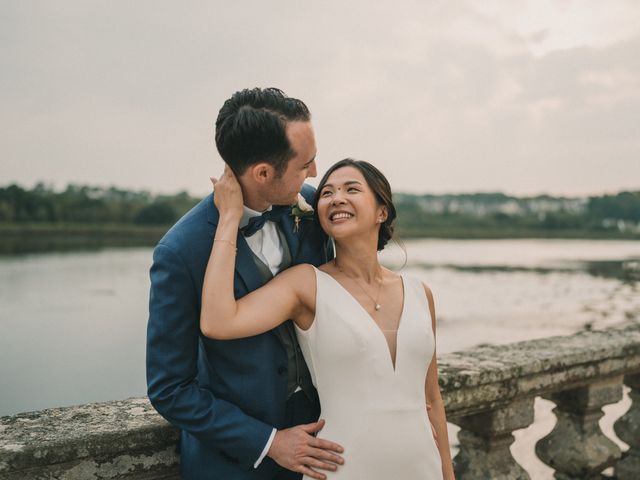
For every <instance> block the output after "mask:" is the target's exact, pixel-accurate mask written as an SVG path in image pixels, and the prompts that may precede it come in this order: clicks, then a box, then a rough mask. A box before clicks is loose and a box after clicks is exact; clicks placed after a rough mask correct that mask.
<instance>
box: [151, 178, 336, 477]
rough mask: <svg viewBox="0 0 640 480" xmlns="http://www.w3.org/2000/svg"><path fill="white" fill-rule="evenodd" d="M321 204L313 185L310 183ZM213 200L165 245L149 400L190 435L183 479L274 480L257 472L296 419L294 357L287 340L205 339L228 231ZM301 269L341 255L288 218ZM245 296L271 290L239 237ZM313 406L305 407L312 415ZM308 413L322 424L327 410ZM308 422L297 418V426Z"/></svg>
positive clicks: (267, 472) (238, 292)
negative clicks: (291, 381)
mask: <svg viewBox="0 0 640 480" xmlns="http://www.w3.org/2000/svg"><path fill="white" fill-rule="evenodd" d="M302 194H303V195H304V197H305V198H306V199H307V201H308V202H309V203H311V199H312V196H313V194H314V189H313V187H311V186H309V185H303V189H302ZM218 215H219V214H218V211H217V209H216V208H215V206H214V203H213V196H212V195H209V196H207V197H206V198H205V199H203V200H202V201H201V202H200V203H199V204H198V205H196V206H195V207H194V208H193V209H192V210H191V211H189V212H188V213H187V214H186V215H185V216H184V217H182V219H180V220H179V221H178V222H177V223H176V224H175V225H174V226H173V227H172V228H171V229H170V230H169V231H168V232H167V234H166V235H165V236H164V237H163V238H162V240H160V242H159V243H158V245H157V246H156V248H155V250H154V254H153V266H152V267H151V273H150V275H151V295H150V300H149V323H148V328H147V389H148V390H147V393H148V395H149V399H150V400H151V403H152V404H153V406H154V407H155V408H156V410H157V411H158V412H159V413H160V414H161V415H162V416H163V417H164V418H166V419H167V420H168V421H169V422H170V423H172V424H173V425H174V426H176V427H178V428H179V429H180V430H181V431H182V433H181V445H180V450H181V451H180V457H181V471H182V475H183V478H186V479H197V480H201V479H202V480H206V479H232V480H234V479H239V480H240V479H242V480H244V479H247V480H249V479H252V480H256V479H260V480H267V479H272V478H274V476H275V475H276V473H277V472H278V470H279V469H280V467H279V466H277V464H276V463H275V462H273V461H272V460H271V459H270V458H265V459H264V460H263V462H262V463H261V464H260V466H259V467H258V468H257V469H254V467H253V465H254V463H255V462H256V460H257V459H258V457H259V456H260V454H261V452H262V450H263V449H264V447H265V445H266V443H267V441H268V439H269V436H270V435H271V432H272V429H273V428H274V427H275V428H278V429H281V428H287V427H290V426H292V425H291V424H290V423H291V422H292V420H291V418H290V419H289V420H287V418H286V415H285V404H286V402H287V370H286V369H287V356H286V350H285V348H284V346H283V345H282V344H281V342H280V340H279V339H278V337H277V335H276V334H275V333H274V332H273V331H270V332H266V333H264V334H261V335H257V336H254V337H249V338H244V339H238V340H227V341H219V340H211V339H208V338H206V337H204V336H203V335H202V334H201V333H200V328H199V317H200V304H201V297H202V283H203V279H204V272H205V269H206V266H207V261H208V259H209V255H210V253H211V245H212V242H213V238H214V235H215V231H216V225H217V223H218ZM280 227H281V228H282V231H283V233H284V234H285V236H286V238H287V241H288V244H289V248H290V250H291V255H292V259H293V264H299V263H311V264H314V265H320V264H322V263H325V262H326V261H328V260H329V258H330V257H331V256H332V250H331V249H330V247H329V246H328V243H327V237H326V236H325V235H324V234H323V233H322V231H321V230H320V228H319V227H318V225H317V223H316V222H314V221H312V220H311V219H310V218H303V219H302V221H301V222H300V228H299V230H298V231H297V232H294V221H293V217H290V216H288V215H285V216H283V218H282V220H281V223H280ZM236 241H237V246H238V254H237V258H236V271H235V278H234V291H235V296H236V298H239V297H242V296H244V295H246V294H247V293H248V292H251V291H252V290H255V289H256V288H258V287H260V286H261V285H262V281H261V279H260V275H259V274H258V271H257V269H256V266H255V263H254V261H253V257H252V255H251V251H250V249H249V246H248V245H247V243H246V241H245V239H244V237H243V236H242V235H241V234H240V233H238V237H237V239H236ZM303 408H305V407H303ZM306 408H308V409H310V411H307V412H298V414H299V415H298V416H299V417H300V418H306V419H308V418H313V419H316V418H317V417H318V415H319V410H318V406H317V405H313V404H312V403H311V402H309V405H308V407H306ZM296 423H300V422H298V421H297V420H296V419H295V418H294V419H293V424H296Z"/></svg>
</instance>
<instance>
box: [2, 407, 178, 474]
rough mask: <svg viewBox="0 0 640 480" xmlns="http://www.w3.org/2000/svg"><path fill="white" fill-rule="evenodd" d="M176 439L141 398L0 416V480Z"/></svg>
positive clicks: (155, 445)
mask: <svg viewBox="0 0 640 480" xmlns="http://www.w3.org/2000/svg"><path fill="white" fill-rule="evenodd" d="M177 438H178V435H177V432H176V431H175V430H174V429H173V428H172V427H170V426H169V424H168V423H167V422H166V421H165V420H164V419H163V418H162V417H160V415H158V414H157V413H156V411H155V410H154V409H153V407H152V406H151V404H150V403H149V400H148V399H146V398H131V399H128V400H124V401H115V402H104V403H92V404H86V405H80V406H76V407H66V408H51V409H47V410H41V411H38V412H28V413H20V414H18V415H14V416H9V417H2V418H0V478H4V477H3V475H2V472H13V471H19V470H22V469H26V468H33V467H36V466H39V465H52V464H58V463H65V462H70V461H74V460H77V459H81V458H95V457H101V456H105V457H111V456H113V455H114V454H116V453H118V452H135V451H144V450H147V449H157V448H159V447H160V446H162V445H167V444H175V442H176V440H177Z"/></svg>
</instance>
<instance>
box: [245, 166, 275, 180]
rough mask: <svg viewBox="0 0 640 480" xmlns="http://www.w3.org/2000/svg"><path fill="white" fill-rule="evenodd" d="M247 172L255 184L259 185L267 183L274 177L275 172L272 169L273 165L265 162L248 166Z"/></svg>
mask: <svg viewBox="0 0 640 480" xmlns="http://www.w3.org/2000/svg"><path fill="white" fill-rule="evenodd" d="M249 172H250V174H251V177H252V179H253V180H254V181H255V182H256V183H260V184H263V183H266V182H269V181H271V180H272V179H273V178H274V177H275V170H274V168H273V165H271V164H269V163H267V162H260V163H256V164H255V165H252V166H250V167H249Z"/></svg>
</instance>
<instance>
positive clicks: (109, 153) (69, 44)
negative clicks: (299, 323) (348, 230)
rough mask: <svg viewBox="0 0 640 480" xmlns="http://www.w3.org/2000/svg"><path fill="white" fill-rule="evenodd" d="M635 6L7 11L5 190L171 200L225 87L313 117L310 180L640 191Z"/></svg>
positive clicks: (429, 187) (199, 182)
mask: <svg viewBox="0 0 640 480" xmlns="http://www.w3.org/2000/svg"><path fill="white" fill-rule="evenodd" d="M638 52H640V2H639V1H637V0H626V1H625V0H607V1H601V0H576V1H566V0H549V1H547V0H531V1H528V0H504V1H490V0H479V1H472V0H468V1H455V0H442V1H433V0H419V1H409V0H396V1H394V2H388V1H380V2H373V1H371V0H366V1H365V0H355V1H354V0H352V1H344V0H341V1H334V0H331V1H314V2H310V1H309V2H308V1H304V0H295V1H293V0H280V1H277V0H272V1H264V0H262V1H237V2H232V1H229V0H225V1H221V0H215V1H202V2H166V1H164V2H163V1H157V0H154V1H151V0H149V1H140V0H136V1H114V0H110V1H88V0H66V1H59V2H58V1H28V0H13V1H11V0H6V1H3V2H2V3H0V104H1V105H2V109H1V113H0V145H1V148H2V156H1V158H0V185H6V184H7V183H9V182H18V183H20V184H22V185H24V186H32V185H33V184H34V183H35V182H37V181H44V182H46V183H51V184H53V185H54V186H56V187H57V188H60V187H63V186H65V185H66V184H67V183H69V182H75V183H82V184H85V183H86V184H92V185H101V186H107V185H116V186H119V187H125V188H134V189H148V190H151V191H153V192H165V193H172V192H176V191H179V190H187V191H189V192H190V193H192V194H195V195H200V194H203V193H206V192H207V191H208V190H209V181H208V176H209V175H212V174H213V175H215V174H216V173H218V172H220V171H221V169H222V162H221V160H220V158H219V156H218V154H217V151H216V149H215V145H214V141H213V132H214V130H213V125H214V121H215V118H216V115H217V112H218V109H219V108H220V106H221V105H222V103H223V101H224V100H225V99H226V98H228V97H229V96H230V95H231V94H232V93H233V92H234V91H236V90H238V89H241V88H244V87H253V86H263V87H265V86H277V87H280V88H282V89H283V90H285V92H287V93H288V94H289V95H291V96H296V97H299V98H301V99H303V100H304V101H305V102H306V103H307V105H308V106H309V107H310V109H311V111H312V114H313V121H314V125H315V129H316V137H317V143H318V148H319V152H318V167H319V170H320V171H321V172H322V171H323V170H324V169H326V168H327V167H328V166H329V165H331V164H332V163H334V162H335V161H337V160H339V159H341V158H344V157H347V156H351V157H356V158H359V159H365V160H368V161H371V162H373V163H375V164H376V165H378V166H379V167H380V168H381V169H382V171H383V172H385V173H386V174H387V175H388V177H389V179H390V181H391V184H392V186H393V187H394V190H396V191H405V192H432V193H442V192H463V191H464V192H470V191H496V190H500V191H505V192H508V193H514V194H523V195H524V194H527V195H528V194H537V193H542V192H547V193H552V194H564V195H580V194H589V193H602V192H613V191H618V190H620V189H624V188H627V189H628V188H633V189H640V54H638Z"/></svg>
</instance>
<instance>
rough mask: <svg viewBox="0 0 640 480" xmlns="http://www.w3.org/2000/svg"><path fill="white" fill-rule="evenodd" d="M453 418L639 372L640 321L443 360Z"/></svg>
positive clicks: (442, 384)
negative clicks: (509, 402) (512, 400)
mask: <svg viewBox="0 0 640 480" xmlns="http://www.w3.org/2000/svg"><path fill="white" fill-rule="evenodd" d="M438 363H439V378H440V387H441V389H442V392H443V397H444V400H445V406H446V410H447V414H448V416H450V417H455V416H459V415H466V414H468V413H473V412H477V411H482V410H486V409H490V408H492V407H493V406H495V405H497V404H500V403H505V402H508V401H510V400H511V399H514V398H516V397H523V396H536V395H542V394H545V393H548V392H552V391H559V390H565V389H568V388H572V387H577V386H580V385H586V384H588V383H592V382H593V381H595V380H598V379H606V378H612V377H616V376H620V375H623V374H625V373H634V372H638V371H640V323H628V324H626V325H624V326H621V327H618V328H611V329H608V330H602V331H585V332H581V333H577V334H575V335H570V336H557V337H547V338H541V339H537V340H530V341H525V342H518V343H511V344H507V345H492V346H486V347H478V348H474V349H470V350H463V351H460V352H455V353H450V354H446V355H442V356H440V357H439V358H438Z"/></svg>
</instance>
